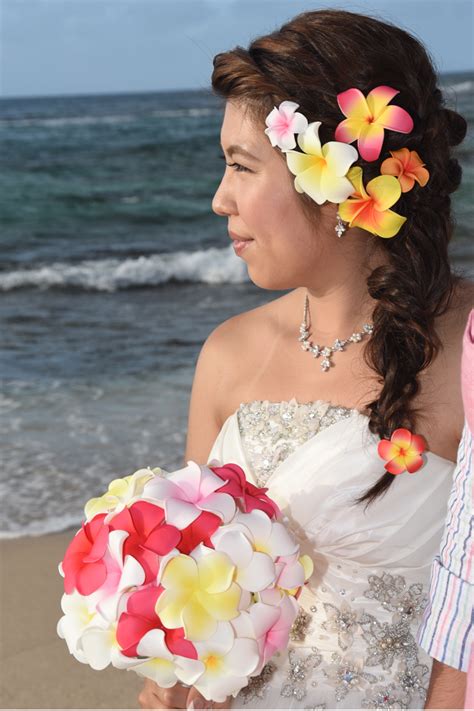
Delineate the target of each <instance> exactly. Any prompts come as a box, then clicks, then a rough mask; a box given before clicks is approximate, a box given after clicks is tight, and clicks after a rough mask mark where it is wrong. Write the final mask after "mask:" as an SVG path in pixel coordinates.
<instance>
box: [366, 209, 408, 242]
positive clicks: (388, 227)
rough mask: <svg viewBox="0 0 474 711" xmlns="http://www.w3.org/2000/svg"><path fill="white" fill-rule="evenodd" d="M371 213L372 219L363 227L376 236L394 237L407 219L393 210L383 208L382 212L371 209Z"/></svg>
mask: <svg viewBox="0 0 474 711" xmlns="http://www.w3.org/2000/svg"><path fill="white" fill-rule="evenodd" d="M372 215H373V220H372V221H371V222H370V223H368V224H367V226H365V227H364V229H368V230H369V231H370V232H373V234H375V235H377V236H378V237H384V238H389V237H394V236H395V235H396V234H397V233H398V232H399V231H400V229H401V228H402V227H403V225H404V224H405V222H406V220H407V218H406V217H403V215H399V214H398V213H397V212H393V210H385V211H384V212H379V211H378V210H373V212H372Z"/></svg>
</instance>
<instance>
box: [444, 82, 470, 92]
mask: <svg viewBox="0 0 474 711" xmlns="http://www.w3.org/2000/svg"><path fill="white" fill-rule="evenodd" d="M441 86H442V89H449V90H451V91H455V92H456V93H457V94H467V93H468V92H470V91H473V90H474V81H473V80H472V79H468V80H466V81H460V82H458V83H457V84H448V83H446V84H442V85H441Z"/></svg>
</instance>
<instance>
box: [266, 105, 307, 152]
mask: <svg viewBox="0 0 474 711" xmlns="http://www.w3.org/2000/svg"><path fill="white" fill-rule="evenodd" d="M298 107H299V104H296V103H295V102H294V101H282V102H281V104H280V106H279V107H278V108H276V106H275V108H274V109H273V110H272V111H270V113H269V114H268V116H267V117H266V119H265V123H266V125H267V126H268V128H266V129H265V133H266V134H267V136H268V138H269V139H270V142H271V144H272V146H278V148H281V150H282V151H288V150H290V149H291V148H294V147H295V146H296V141H295V136H294V134H295V133H301V132H302V131H305V130H306V129H307V127H308V119H307V118H306V117H305V116H303V114H300V113H298V112H297V111H296V109H297V108H298Z"/></svg>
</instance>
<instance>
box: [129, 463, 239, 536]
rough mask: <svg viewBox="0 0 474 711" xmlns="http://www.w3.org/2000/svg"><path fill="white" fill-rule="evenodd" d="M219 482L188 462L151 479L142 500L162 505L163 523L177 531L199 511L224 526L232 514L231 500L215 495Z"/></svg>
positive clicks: (206, 471)
mask: <svg viewBox="0 0 474 711" xmlns="http://www.w3.org/2000/svg"><path fill="white" fill-rule="evenodd" d="M221 486H222V480H221V479H220V478H219V477H218V476H216V475H215V474H213V473H212V472H211V471H210V470H209V468H208V467H200V466H199V464H196V462H193V461H189V462H188V465H187V466H186V467H184V469H178V471H176V472H173V473H172V474H170V476H169V477H167V478H166V479H165V478H164V477H155V478H154V479H152V480H151V481H149V482H147V484H146V485H145V488H144V490H143V496H144V498H145V499H148V498H152V499H155V500H157V501H162V502H163V507H164V509H165V512H166V521H167V522H168V523H171V524H172V525H173V526H176V527H177V528H179V529H180V530H182V529H184V528H186V527H187V526H189V525H190V524H191V523H193V521H195V520H196V519H197V517H198V516H199V515H200V514H201V512H202V511H209V512H211V513H213V514H215V515H216V516H219V517H220V519H221V520H222V521H223V522H224V523H227V522H228V521H230V520H231V518H232V516H233V515H234V513H235V502H234V499H233V498H232V496H229V495H228V494H224V493H217V489H219V487H221Z"/></svg>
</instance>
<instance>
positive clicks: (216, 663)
mask: <svg viewBox="0 0 474 711" xmlns="http://www.w3.org/2000/svg"><path fill="white" fill-rule="evenodd" d="M202 661H203V662H204V664H205V665H206V669H207V671H212V672H217V671H219V669H220V668H221V667H222V658H221V657H218V656H217V655H216V654H208V655H207V657H205V658H204V659H203V660H202Z"/></svg>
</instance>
